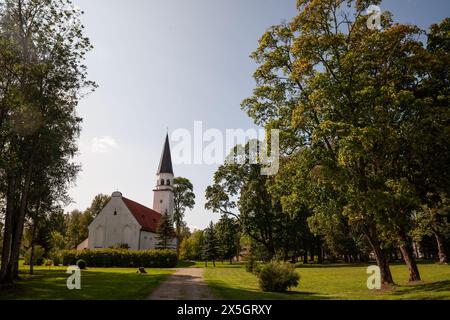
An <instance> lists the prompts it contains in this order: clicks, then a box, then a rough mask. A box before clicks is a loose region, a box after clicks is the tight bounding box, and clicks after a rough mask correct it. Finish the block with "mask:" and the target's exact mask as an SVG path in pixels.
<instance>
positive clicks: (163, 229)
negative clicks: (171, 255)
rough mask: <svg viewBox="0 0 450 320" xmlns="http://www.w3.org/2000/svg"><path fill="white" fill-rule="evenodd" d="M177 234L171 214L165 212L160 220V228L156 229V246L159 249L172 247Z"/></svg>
mask: <svg viewBox="0 0 450 320" xmlns="http://www.w3.org/2000/svg"><path fill="white" fill-rule="evenodd" d="M174 236H175V230H174V229H173V222H172V219H171V218H170V216H169V214H168V213H167V212H165V213H164V214H163V215H162V216H161V219H160V220H159V224H158V229H157V230H156V239H157V240H158V243H157V244H156V248H158V249H164V250H165V249H170V248H171V247H172V242H173V239H174Z"/></svg>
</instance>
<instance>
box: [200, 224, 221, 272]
mask: <svg viewBox="0 0 450 320" xmlns="http://www.w3.org/2000/svg"><path fill="white" fill-rule="evenodd" d="M218 257H219V243H218V240H217V235H216V231H215V230H214V223H213V222H212V221H211V223H210V224H209V227H208V228H206V229H205V231H204V232H203V259H204V260H205V266H208V261H212V263H213V266H214V267H215V266H216V260H217V259H218Z"/></svg>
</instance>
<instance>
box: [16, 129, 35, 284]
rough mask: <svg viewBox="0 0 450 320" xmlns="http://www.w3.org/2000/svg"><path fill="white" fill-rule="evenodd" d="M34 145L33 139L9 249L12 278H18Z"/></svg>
mask: <svg viewBox="0 0 450 320" xmlns="http://www.w3.org/2000/svg"><path fill="white" fill-rule="evenodd" d="M36 145H37V138H35V140H34V143H33V149H32V154H31V157H30V160H29V163H28V168H27V173H26V176H25V183H24V187H23V190H22V198H21V199H20V207H19V212H18V216H17V221H16V225H15V230H14V234H13V242H12V248H11V261H10V262H11V266H12V268H11V269H12V270H11V272H12V277H13V278H18V276H19V255H20V245H21V243H22V236H23V228H24V225H25V214H26V210H27V205H28V194H29V191H30V185H31V176H32V173H33V161H34V155H35V153H36Z"/></svg>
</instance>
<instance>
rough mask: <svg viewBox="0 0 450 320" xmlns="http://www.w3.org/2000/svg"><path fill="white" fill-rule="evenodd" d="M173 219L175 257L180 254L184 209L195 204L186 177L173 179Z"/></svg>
mask: <svg viewBox="0 0 450 320" xmlns="http://www.w3.org/2000/svg"><path fill="white" fill-rule="evenodd" d="M173 200H174V208H173V220H174V222H175V230H176V234H177V257H179V256H180V244H181V241H182V240H183V239H182V228H183V219H184V215H185V213H186V209H192V208H194V205H195V194H194V186H193V185H192V183H191V182H190V181H189V179H187V178H182V177H177V178H175V179H173Z"/></svg>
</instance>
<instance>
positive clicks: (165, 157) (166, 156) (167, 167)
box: [157, 134, 173, 174]
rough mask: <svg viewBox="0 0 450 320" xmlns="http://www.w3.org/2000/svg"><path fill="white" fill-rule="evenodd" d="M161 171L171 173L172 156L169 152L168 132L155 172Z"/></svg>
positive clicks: (159, 172)
mask: <svg viewBox="0 0 450 320" xmlns="http://www.w3.org/2000/svg"><path fill="white" fill-rule="evenodd" d="M161 173H171V174H173V167H172V156H171V154H170V144H169V134H167V136H166V142H165V143H164V149H163V152H162V154H161V161H160V162H159V168H158V172H157V174H161Z"/></svg>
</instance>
